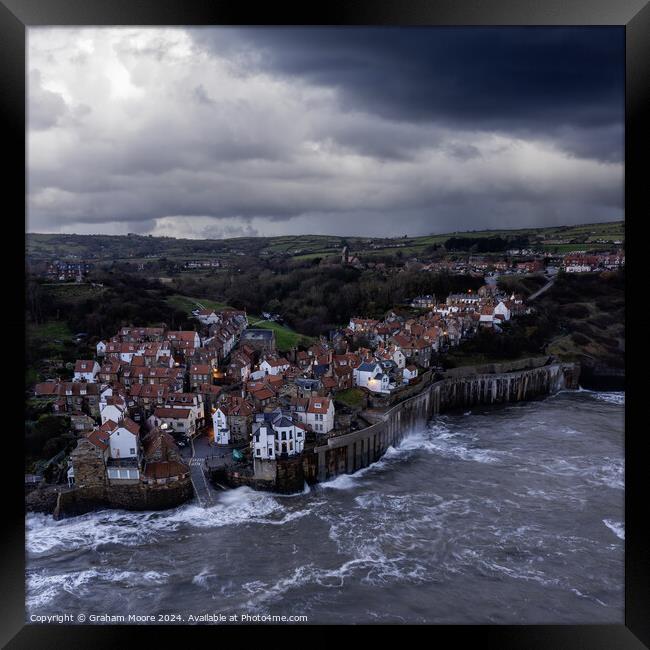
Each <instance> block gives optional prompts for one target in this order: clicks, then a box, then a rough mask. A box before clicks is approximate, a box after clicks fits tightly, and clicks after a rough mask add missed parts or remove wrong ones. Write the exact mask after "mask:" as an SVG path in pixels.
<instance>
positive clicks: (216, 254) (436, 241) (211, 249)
mask: <svg viewBox="0 0 650 650" xmlns="http://www.w3.org/2000/svg"><path fill="white" fill-rule="evenodd" d="M452 238H457V239H483V238H490V239H493V240H496V239H498V238H502V239H506V240H517V239H521V238H527V239H528V241H529V245H530V246H535V247H537V248H539V249H540V250H548V251H551V252H567V251H570V250H587V251H596V250H601V249H608V248H611V247H612V245H614V244H615V242H619V244H616V245H620V243H621V242H624V238H625V232H624V222H623V221H614V222H608V223H597V224H582V225H578V226H554V227H548V228H524V229H517V230H480V231H465V232H450V233H440V234H432V235H425V236H421V237H407V236H404V237H395V238H380V237H337V236H329V235H296V236H282V237H238V238H233V239H205V240H199V239H174V238H171V237H152V236H142V235H68V234H66V235H61V234H40V233H27V235H26V254H27V257H28V259H29V260H31V261H38V260H54V259H64V258H66V259H83V260H96V261H98V262H99V261H130V262H134V263H135V262H137V263H140V264H147V263H149V262H151V261H153V260H158V261H160V260H163V261H164V260H169V261H175V262H178V261H186V260H210V259H214V258H219V259H221V260H223V261H225V262H227V263H229V264H236V263H238V262H240V261H241V258H242V257H245V256H255V257H261V258H267V259H268V258H275V257H282V258H287V257H292V258H297V259H313V258H315V257H327V256H330V255H340V252H341V249H342V247H343V245H344V244H345V243H347V244H348V245H349V247H350V249H351V250H352V251H354V253H355V254H356V255H358V254H364V255H370V256H378V255H386V254H389V255H394V254H398V253H400V252H401V254H403V255H411V256H412V255H415V256H417V255H422V254H426V253H428V252H430V251H431V250H435V248H436V247H437V246H440V245H443V244H444V243H445V242H446V241H447V240H449V239H452Z"/></svg>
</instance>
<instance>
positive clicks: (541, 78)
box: [27, 27, 624, 238]
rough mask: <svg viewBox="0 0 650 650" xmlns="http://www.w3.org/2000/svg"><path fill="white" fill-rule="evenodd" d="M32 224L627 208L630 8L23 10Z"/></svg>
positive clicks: (475, 222) (534, 216)
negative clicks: (236, 13)
mask: <svg viewBox="0 0 650 650" xmlns="http://www.w3.org/2000/svg"><path fill="white" fill-rule="evenodd" d="M27 75H28V95H27V111H28V112H27V121H28V136H27V147H28V212H27V230H28V231H30V232H65V233H81V234H85V233H106V234H126V233H127V232H135V233H141V234H153V235H169V236H176V237H192V238H211V237H217V238H220V237H235V236H242V235H244V236H248V235H280V234H340V235H374V236H394V235H404V234H409V235H417V234H427V233H439V232H449V231H453V230H473V229H484V228H498V227H508V228H518V227H526V226H545V225H559V224H573V223H585V222H596V221H610V220H614V219H622V218H623V216H624V214H623V175H624V167H623V156H624V150H623V135H624V31H623V28H616V27H605V28H458V29H456V28H453V29H452V28H421V27H420V28H282V29H280V28H247V29H242V28H195V29H188V28H164V29H163V28H92V29H91V28H82V29H79V28H75V29H68V28H65V29H64V28H30V29H29V30H28V66H27Z"/></svg>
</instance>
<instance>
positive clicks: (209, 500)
mask: <svg viewBox="0 0 650 650" xmlns="http://www.w3.org/2000/svg"><path fill="white" fill-rule="evenodd" d="M194 443H195V440H193V439H192V440H191V441H190V446H191V450H192V455H191V456H190V457H189V458H186V461H187V463H188V465H189V466H190V479H191V481H192V486H193V487H194V494H195V495H196V498H197V499H198V502H199V505H200V506H201V507H202V508H209V507H210V506H213V505H214V503H215V498H214V493H215V489H214V487H212V485H211V484H210V480H209V479H208V476H207V475H206V471H205V470H206V462H205V457H206V455H207V454H206V453H205V449H207V448H208V444H207V441H206V440H205V438H202V437H200V438H197V439H196V443H197V444H196V445H195V444H194ZM197 451H198V452H199V453H198V454H197Z"/></svg>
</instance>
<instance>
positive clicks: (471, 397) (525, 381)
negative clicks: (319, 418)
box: [314, 357, 580, 481]
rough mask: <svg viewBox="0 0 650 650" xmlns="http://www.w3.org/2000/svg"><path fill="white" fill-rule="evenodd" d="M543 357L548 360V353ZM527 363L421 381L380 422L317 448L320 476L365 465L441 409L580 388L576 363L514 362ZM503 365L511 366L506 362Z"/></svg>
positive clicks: (324, 478)
mask: <svg viewBox="0 0 650 650" xmlns="http://www.w3.org/2000/svg"><path fill="white" fill-rule="evenodd" d="M543 360H544V362H546V361H548V357H544V358H543ZM526 361H529V364H528V369H527V370H518V371H515V372H507V373H486V374H469V375H467V374H465V373H460V372H458V373H454V375H453V376H447V377H446V378H445V379H442V380H439V381H436V382H433V383H428V384H425V383H422V384H420V387H419V388H420V392H419V393H418V394H416V395H414V396H412V397H409V398H407V399H405V400H403V401H402V402H400V403H399V404H397V405H396V406H393V407H392V408H391V409H389V410H388V411H387V412H386V413H385V414H384V416H383V419H382V420H381V421H380V422H377V423H376V424H373V425H372V426H370V427H367V428H365V429H362V430H360V431H355V432H352V433H348V434H345V435H342V436H336V437H333V438H329V439H328V441H327V444H326V445H321V446H319V447H316V448H315V449H314V454H315V455H316V457H317V461H316V463H317V470H316V478H317V480H318V481H325V480H328V479H330V478H333V477H335V476H337V475H339V474H346V473H347V474H350V473H352V472H355V471H357V470H359V469H361V468H363V467H367V466H368V465H370V464H371V463H373V462H375V461H376V460H378V459H379V458H380V457H381V456H382V455H383V454H384V453H385V451H386V450H387V449H388V447H390V446H395V445H397V444H399V442H400V441H401V440H402V438H404V437H405V436H406V435H407V434H408V433H409V432H410V431H412V430H413V429H414V428H416V427H418V426H421V425H423V424H425V423H426V422H427V421H428V420H429V419H430V418H431V417H432V416H435V415H437V414H439V413H441V412H443V411H446V410H450V409H454V408H461V407H468V406H475V405H478V404H498V403H505V402H514V401H520V400H527V399H532V398H535V397H539V396H543V395H549V394H552V393H555V392H557V391H558V390H561V389H562V388H577V387H578V378H579V374H580V366H579V365H578V364H574V363H570V364H559V363H552V364H547V365H544V364H543V363H542V359H541V358H540V359H533V360H524V361H520V362H515V363H516V364H522V366H523V367H525V366H526V363H525V362H526ZM505 367H508V368H512V367H513V366H512V365H511V364H506V366H505ZM514 367H516V366H514ZM457 370H461V369H457Z"/></svg>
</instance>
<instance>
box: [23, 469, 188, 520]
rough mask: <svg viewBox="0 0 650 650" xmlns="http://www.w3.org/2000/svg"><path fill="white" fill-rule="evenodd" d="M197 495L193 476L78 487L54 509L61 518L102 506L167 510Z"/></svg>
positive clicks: (59, 499)
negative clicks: (163, 481) (190, 477)
mask: <svg viewBox="0 0 650 650" xmlns="http://www.w3.org/2000/svg"><path fill="white" fill-rule="evenodd" d="M193 496H194V489H193V487H192V482H191V480H190V479H189V477H188V478H185V479H180V480H178V481H172V482H169V483H164V484H154V485H145V484H144V483H130V484H127V485H112V486H110V487H105V486H90V487H75V488H74V489H71V490H61V492H60V493H59V494H58V497H57V501H56V505H55V507H54V509H53V510H50V512H52V514H53V515H54V517H55V518H56V519H58V518H61V517H65V516H71V515H79V514H83V513H85V512H90V511H92V510H97V509H101V508H120V509H122V510H166V509H168V508H175V507H176V506H179V505H181V504H183V503H185V502H186V501H189V500H190V499H192V498H193ZM28 507H29V506H28Z"/></svg>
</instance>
